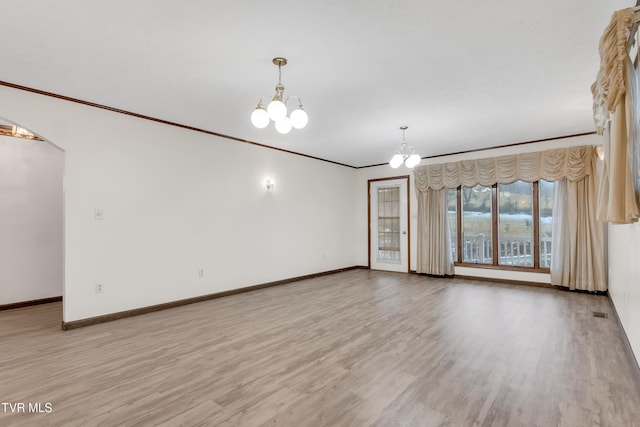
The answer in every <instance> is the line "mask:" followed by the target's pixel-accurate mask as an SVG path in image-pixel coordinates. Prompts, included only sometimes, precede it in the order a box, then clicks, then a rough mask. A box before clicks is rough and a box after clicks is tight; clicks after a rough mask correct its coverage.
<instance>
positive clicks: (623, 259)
mask: <svg viewBox="0 0 640 427" xmlns="http://www.w3.org/2000/svg"><path fill="white" fill-rule="evenodd" d="M608 231H609V269H608V272H609V294H610V295H611V299H612V301H613V304H614V305H615V307H616V311H617V312H618V315H619V316H620V321H621V323H622V326H623V327H624V330H625V332H626V334H627V337H628V338H629V342H630V343H631V347H632V349H633V352H634V355H635V357H636V360H637V361H638V362H639V363H640V280H639V278H640V262H638V261H639V260H638V254H640V224H629V225H609V229H608Z"/></svg>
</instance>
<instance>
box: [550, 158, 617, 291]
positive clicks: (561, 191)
mask: <svg viewBox="0 0 640 427" xmlns="http://www.w3.org/2000/svg"><path fill="white" fill-rule="evenodd" d="M595 167H596V166H595V159H592V168H594V169H595ZM596 185H597V184H596V177H595V175H589V176H587V177H585V178H584V179H582V180H580V181H567V180H562V181H558V182H557V183H556V189H555V202H554V205H553V232H552V236H553V243H552V247H553V251H552V260H551V284H553V285H556V286H565V287H568V288H569V289H571V290H574V289H578V290H583V291H591V292H593V291H606V290H607V274H606V269H605V264H604V234H603V227H602V223H600V222H598V221H597V219H596V196H595V195H596V190H595V187H596Z"/></svg>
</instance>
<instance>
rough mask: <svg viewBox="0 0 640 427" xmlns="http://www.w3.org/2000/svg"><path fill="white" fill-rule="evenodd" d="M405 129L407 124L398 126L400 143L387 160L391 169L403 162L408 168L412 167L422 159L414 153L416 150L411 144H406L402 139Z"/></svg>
mask: <svg viewBox="0 0 640 427" xmlns="http://www.w3.org/2000/svg"><path fill="white" fill-rule="evenodd" d="M407 129H409V127H408V126H400V130H401V131H402V144H401V145H400V148H399V149H398V150H396V152H395V153H394V155H393V157H392V158H391V160H390V161H389V166H391V167H392V168H393V169H397V168H399V167H400V166H402V164H403V163H404V165H405V166H406V167H408V168H409V169H413V168H414V167H416V166H418V165H419V164H420V161H421V160H422V158H421V157H420V155H419V154H418V153H416V150H415V149H414V148H413V147H412V146H410V145H407V143H406V142H405V140H404V131H406V130H407Z"/></svg>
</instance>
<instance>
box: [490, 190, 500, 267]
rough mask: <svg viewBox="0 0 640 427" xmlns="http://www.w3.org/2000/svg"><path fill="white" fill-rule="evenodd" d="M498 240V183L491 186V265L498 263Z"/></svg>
mask: <svg viewBox="0 0 640 427" xmlns="http://www.w3.org/2000/svg"><path fill="white" fill-rule="evenodd" d="M499 251H500V241H499V240H498V184H493V185H492V186H491V252H492V254H493V265H495V266H497V265H498V257H499V255H500V252H499Z"/></svg>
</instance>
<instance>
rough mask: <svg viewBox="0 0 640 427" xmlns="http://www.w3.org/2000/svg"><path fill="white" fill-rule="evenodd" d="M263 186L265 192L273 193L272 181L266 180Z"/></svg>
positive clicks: (273, 185)
mask: <svg viewBox="0 0 640 427" xmlns="http://www.w3.org/2000/svg"><path fill="white" fill-rule="evenodd" d="M264 186H265V188H266V189H267V191H268V192H269V193H271V192H272V191H273V187H275V184H274V182H273V181H271V180H270V179H267V180H266V181H265V182H264Z"/></svg>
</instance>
